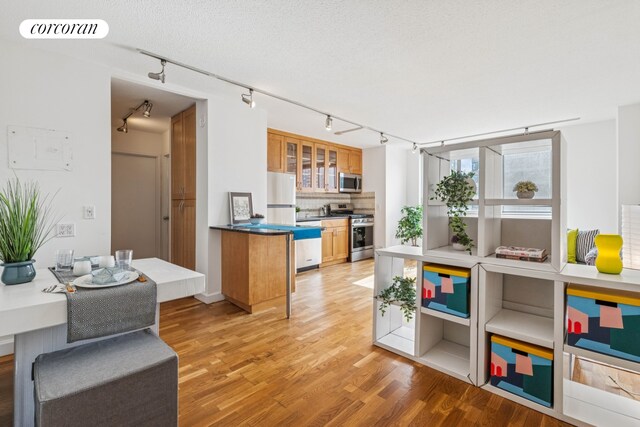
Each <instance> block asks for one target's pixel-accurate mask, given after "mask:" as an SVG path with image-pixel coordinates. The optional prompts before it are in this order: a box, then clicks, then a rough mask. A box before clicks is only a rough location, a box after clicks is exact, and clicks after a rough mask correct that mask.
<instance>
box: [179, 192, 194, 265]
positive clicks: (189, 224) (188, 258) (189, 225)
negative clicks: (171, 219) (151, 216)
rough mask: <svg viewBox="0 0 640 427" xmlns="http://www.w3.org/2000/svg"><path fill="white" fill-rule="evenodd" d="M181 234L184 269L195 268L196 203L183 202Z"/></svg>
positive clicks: (192, 201)
mask: <svg viewBox="0 0 640 427" xmlns="http://www.w3.org/2000/svg"><path fill="white" fill-rule="evenodd" d="M182 232H183V233H184V238H183V240H184V243H183V244H184V249H183V251H184V252H183V264H181V265H182V266H183V267H184V268H188V269H190V270H195V268H196V201H195V200H193V199H191V200H185V201H184V203H183V204H182Z"/></svg>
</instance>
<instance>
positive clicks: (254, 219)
mask: <svg viewBox="0 0 640 427" xmlns="http://www.w3.org/2000/svg"><path fill="white" fill-rule="evenodd" d="M249 222H250V223H251V224H254V225H255V224H262V223H263V222H264V215H262V214H259V213H254V214H253V215H251V217H250V218H249Z"/></svg>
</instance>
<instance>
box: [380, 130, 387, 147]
mask: <svg viewBox="0 0 640 427" xmlns="http://www.w3.org/2000/svg"><path fill="white" fill-rule="evenodd" d="M387 142H389V138H387V137H386V136H384V133H382V132H380V144H382V145H384V144H386V143H387Z"/></svg>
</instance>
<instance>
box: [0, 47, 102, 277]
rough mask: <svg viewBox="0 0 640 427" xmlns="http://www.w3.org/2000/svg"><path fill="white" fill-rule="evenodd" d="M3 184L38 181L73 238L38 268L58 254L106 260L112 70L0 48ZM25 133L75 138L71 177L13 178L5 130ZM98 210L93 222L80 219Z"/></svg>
mask: <svg viewBox="0 0 640 427" xmlns="http://www.w3.org/2000/svg"><path fill="white" fill-rule="evenodd" d="M0 51H1V52H2V63H3V66H2V78H1V79H0V93H1V94H2V100H1V101H0V132H1V133H0V134H1V135H2V137H0V183H2V185H4V183H5V182H6V180H7V179H8V178H10V177H12V176H13V175H14V172H15V174H16V175H17V176H18V177H19V178H20V179H22V180H25V181H26V180H35V181H37V182H38V183H39V184H40V187H41V189H42V191H43V192H44V193H50V194H53V193H55V192H56V191H58V194H57V196H56V198H55V200H54V207H55V210H56V211H57V212H59V213H60V214H63V215H64V218H63V220H62V221H63V222H72V223H75V224H76V236H75V237H67V238H56V239H53V240H51V241H50V242H49V243H47V244H46V245H45V246H44V247H42V248H41V249H40V250H39V251H38V253H36V255H35V259H36V260H37V263H36V267H37V268H44V267H47V266H50V265H53V264H52V263H53V260H54V253H55V250H56V249H60V248H72V249H75V251H76V253H78V254H85V255H86V254H107V253H109V251H110V239H111V129H110V123H111V82H110V73H109V71H108V70H107V69H105V68H102V67H100V66H97V65H93V64H89V63H85V62H81V61H78V60H75V59H72V58H66V57H60V56H59V55H56V54H52V53H48V52H45V51H39V50H35V49H26V48H24V47H22V46H20V47H18V46H17V45H14V44H11V43H8V42H6V41H3V40H0ZM9 125H17V126H27V127H34V128H43V129H55V130H61V131H67V132H70V133H71V134H72V146H73V160H74V164H73V170H72V171H71V172H61V171H35V170H13V169H9V168H8V161H7V137H6V135H7V130H6V129H7V126H9ZM83 205H94V206H95V207H96V219H94V220H85V219H82V206H83Z"/></svg>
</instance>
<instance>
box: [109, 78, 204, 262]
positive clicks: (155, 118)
mask: <svg viewBox="0 0 640 427" xmlns="http://www.w3.org/2000/svg"><path fill="white" fill-rule="evenodd" d="M196 101H197V100H196V99H193V98H190V97H187V96H183V95H178V94H175V93H172V92H167V91H163V90H160V89H157V88H155V87H152V86H146V85H142V84H137V83H133V82H129V81H125V80H120V79H112V81H111V123H112V131H111V253H114V252H115V251H116V250H118V249H133V257H134V259H140V258H154V257H155V258H160V259H163V260H166V261H171V259H172V256H171V241H170V240H171V197H172V195H171V140H172V135H171V118H172V117H174V116H176V115H177V114H180V113H181V112H182V111H183V110H185V109H186V108H188V107H190V106H193V105H194V104H195V103H196ZM125 118H126V125H125V121H124V119H125Z"/></svg>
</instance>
